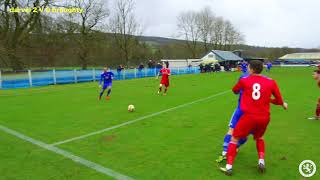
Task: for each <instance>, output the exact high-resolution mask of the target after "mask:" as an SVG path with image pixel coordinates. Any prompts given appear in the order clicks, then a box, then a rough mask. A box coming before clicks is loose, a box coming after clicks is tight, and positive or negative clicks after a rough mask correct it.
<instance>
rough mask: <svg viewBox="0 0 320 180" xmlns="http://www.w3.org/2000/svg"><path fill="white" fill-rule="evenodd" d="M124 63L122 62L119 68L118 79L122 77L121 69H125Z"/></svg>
mask: <svg viewBox="0 0 320 180" xmlns="http://www.w3.org/2000/svg"><path fill="white" fill-rule="evenodd" d="M123 69H124V68H123V66H122V64H120V65H119V66H118V68H117V74H118V79H121V71H122V70H123Z"/></svg>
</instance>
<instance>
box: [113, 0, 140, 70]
mask: <svg viewBox="0 0 320 180" xmlns="http://www.w3.org/2000/svg"><path fill="white" fill-rule="evenodd" d="M134 9H135V2H134V0H117V1H116V4H115V7H114V13H113V16H112V17H111V19H110V23H109V25H108V29H109V31H110V32H111V33H113V37H114V40H115V43H116V45H117V46H118V48H119V49H120V52H121V54H122V56H123V57H124V60H125V62H126V64H127V66H128V65H129V60H130V59H131V57H132V54H133V46H134V45H135V44H136V43H137V41H136V37H135V36H138V35H141V33H142V32H141V28H140V24H139V23H138V22H137V19H136V17H135V14H134Z"/></svg>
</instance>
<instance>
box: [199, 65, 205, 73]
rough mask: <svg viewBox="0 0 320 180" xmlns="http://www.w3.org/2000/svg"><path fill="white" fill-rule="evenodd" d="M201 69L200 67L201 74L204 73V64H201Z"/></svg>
mask: <svg viewBox="0 0 320 180" xmlns="http://www.w3.org/2000/svg"><path fill="white" fill-rule="evenodd" d="M199 67H200V72H201V73H203V72H204V68H203V64H202V63H201V64H200V65H199Z"/></svg>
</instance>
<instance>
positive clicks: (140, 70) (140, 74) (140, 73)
mask: <svg viewBox="0 0 320 180" xmlns="http://www.w3.org/2000/svg"><path fill="white" fill-rule="evenodd" d="M143 69H144V65H143V64H142V63H140V65H139V67H138V77H142V70H143Z"/></svg>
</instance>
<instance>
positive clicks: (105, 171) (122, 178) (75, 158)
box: [0, 125, 132, 180]
mask: <svg viewBox="0 0 320 180" xmlns="http://www.w3.org/2000/svg"><path fill="white" fill-rule="evenodd" d="M0 130H2V131H4V132H6V133H8V134H11V135H13V136H15V137H17V138H20V139H22V140H24V141H27V142H30V143H32V144H34V145H37V146H39V147H41V148H43V149H46V150H48V151H51V152H54V153H56V154H59V155H61V156H64V157H65V158H68V159H71V160H72V161H74V162H76V163H79V164H82V165H84V166H87V167H89V168H91V169H94V170H96V171H98V172H100V173H102V174H105V175H108V176H110V177H113V178H115V179H120V180H132V178H130V177H128V176H126V175H123V174H120V173H118V172H116V171H114V170H112V169H109V168H105V167H103V166H101V165H100V164H97V163H94V162H91V161H89V160H86V159H84V158H81V157H79V156H76V155H74V154H72V153H70V152H68V151H65V150H62V149H60V148H57V147H53V146H51V145H49V144H46V143H44V142H41V141H38V140H35V139H33V138H31V137H28V136H26V135H23V134H21V133H19V132H17V131H14V130H12V129H9V128H7V127H5V126H2V125H0Z"/></svg>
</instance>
